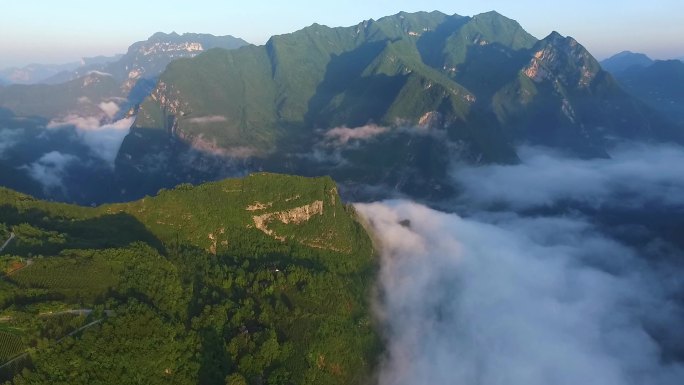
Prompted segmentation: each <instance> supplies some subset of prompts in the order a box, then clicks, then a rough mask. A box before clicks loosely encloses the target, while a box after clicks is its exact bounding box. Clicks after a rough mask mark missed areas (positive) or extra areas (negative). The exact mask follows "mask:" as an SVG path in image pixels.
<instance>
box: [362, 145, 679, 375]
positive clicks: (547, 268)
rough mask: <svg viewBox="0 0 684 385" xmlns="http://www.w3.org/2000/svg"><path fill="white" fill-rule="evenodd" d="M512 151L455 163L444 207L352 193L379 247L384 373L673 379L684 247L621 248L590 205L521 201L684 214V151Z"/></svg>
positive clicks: (676, 363)
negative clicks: (451, 196) (456, 191)
mask: <svg viewBox="0 0 684 385" xmlns="http://www.w3.org/2000/svg"><path fill="white" fill-rule="evenodd" d="M520 158H521V163H520V164H517V165H508V166H496V165H490V166H481V167H467V166H460V167H455V168H454V171H453V173H452V177H453V180H454V183H455V184H457V185H458V186H460V188H461V191H462V194H461V195H460V198H459V199H458V200H457V201H455V202H454V203H453V211H452V212H442V211H437V210H434V209H431V208H429V207H427V206H424V205H421V204H417V203H414V202H412V201H409V200H391V201H384V202H377V203H370V204H357V205H356V207H357V210H358V211H359V212H360V213H361V215H362V216H363V217H364V218H365V219H366V221H367V222H368V223H369V225H370V226H371V228H372V229H373V232H374V234H375V236H376V240H377V242H378V245H379V246H380V250H381V270H380V279H379V282H378V290H377V291H378V293H377V296H376V305H375V308H376V314H377V317H378V320H379V321H378V322H379V323H380V325H381V326H382V328H383V330H385V335H384V336H385V338H386V341H387V353H386V357H385V359H384V360H383V362H382V364H381V367H380V370H379V374H378V376H379V382H380V384H383V385H384V384H387V385H390V384H391V385H403V384H482V385H489V384H514V385H515V384H525V385H535V384H561V385H562V384H568V385H570V384H602V385H612V384H615V385H617V384H621V385H625V384H680V383H682V379H684V365H682V362H681V360H682V359H684V332H683V331H682V328H681V325H683V324H684V306H683V303H682V302H683V300H684V285H683V278H684V275H683V274H681V272H682V268H683V266H682V265H683V262H684V257H683V255H682V254H681V250H679V249H677V248H657V249H656V248H653V249H649V248H647V247H635V246H634V245H627V244H625V243H624V242H622V241H620V240H619V239H616V238H614V237H613V236H611V235H610V233H609V232H608V231H606V229H605V227H604V226H602V225H600V224H599V223H598V222H597V220H596V218H595V217H594V216H593V215H592V214H590V213H587V212H586V211H572V210H558V211H554V210H548V211H543V212H541V213H540V212H539V211H534V210H531V209H538V208H549V207H553V206H554V205H559V204H563V205H564V206H565V207H567V206H568V205H570V206H572V205H573V204H579V205H583V206H587V205H588V206H590V207H597V208H599V209H600V208H601V207H605V206H610V207H615V206H619V207H624V208H629V209H631V210H639V207H640V205H642V204H644V203H645V202H648V204H650V205H653V204H657V205H660V206H661V207H665V208H668V210H670V211H669V212H670V213H671V214H670V215H673V216H675V215H678V213H679V214H680V215H681V214H682V213H684V172H681V165H682V164H684V163H683V162H684V149H682V148H681V147H677V146H668V145H658V146H654V145H625V146H622V147H619V148H617V149H615V150H614V151H613V152H612V153H611V158H610V159H593V160H586V159H584V160H582V159H574V158H571V157H569V156H566V155H563V154H561V153H558V152H555V151H550V150H548V149H541V148H522V149H521V151H520ZM532 212H535V214H531V213H532ZM682 231H684V229H682ZM651 238H653V239H651V241H654V242H655V241H657V239H655V238H658V235H657V234H652V235H651ZM663 250H666V251H667V253H663Z"/></svg>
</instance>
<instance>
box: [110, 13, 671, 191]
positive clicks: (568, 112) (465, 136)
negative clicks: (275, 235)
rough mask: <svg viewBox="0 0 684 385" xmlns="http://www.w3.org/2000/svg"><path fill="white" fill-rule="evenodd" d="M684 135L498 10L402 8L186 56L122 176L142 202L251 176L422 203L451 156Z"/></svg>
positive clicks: (590, 61)
mask: <svg viewBox="0 0 684 385" xmlns="http://www.w3.org/2000/svg"><path fill="white" fill-rule="evenodd" d="M682 137H683V135H682V133H681V132H679V131H677V130H676V129H674V127H672V125H670V124H669V123H668V122H667V121H665V120H664V119H661V118H660V117H659V116H658V115H657V114H656V113H655V112H654V111H652V110H651V109H649V107H648V106H646V105H645V104H644V103H642V102H640V101H638V100H637V99H635V98H633V97H631V96H630V95H628V94H627V93H625V92H624V91H623V90H622V89H621V88H620V87H619V86H618V85H617V83H616V82H615V81H614V79H613V78H612V77H611V75H610V74H608V73H607V72H605V71H603V70H602V69H601V67H600V65H599V63H598V62H597V61H596V60H595V59H594V58H593V57H592V56H591V54H590V53H589V52H587V50H586V49H585V48H584V47H583V46H582V45H581V44H579V43H578V42H577V41H575V40H574V39H572V38H570V37H563V36H561V35H560V34H558V33H555V32H554V33H552V34H550V35H549V36H547V37H545V38H544V39H542V40H537V39H536V38H534V37H533V36H531V35H530V34H528V33H527V32H525V30H524V29H523V28H522V27H521V26H520V25H519V24H518V23H517V22H516V21H514V20H511V19H508V18H506V17H504V16H502V15H500V14H498V13H496V12H488V13H484V14H480V15H476V16H474V17H463V16H459V15H453V16H449V15H445V14H442V13H440V12H432V13H425V12H419V13H399V14H397V15H394V16H389V17H384V18H382V19H379V20H377V21H376V20H368V21H365V22H362V23H360V24H358V25H355V26H351V27H340V28H330V27H326V26H322V25H318V24H314V25H312V26H310V27H307V28H304V29H302V30H300V31H297V32H293V33H290V34H285V35H278V36H274V37H272V38H271V39H270V40H269V41H268V42H267V43H266V44H265V45H264V46H247V47H242V48H240V49H237V50H232V51H226V50H210V51H208V52H206V53H204V54H202V55H198V56H197V57H195V58H192V59H182V60H178V61H175V62H174V63H172V64H171V65H169V66H168V68H167V70H166V71H165V72H164V73H163V74H162V75H161V76H160V81H159V82H158V84H157V86H156V88H155V89H154V91H153V92H152V94H151V96H150V97H149V98H148V99H146V100H145V101H144V102H143V103H142V105H141V108H140V110H139V114H138V115H137V118H136V121H135V123H134V125H133V128H132V130H131V133H130V134H129V135H128V136H127V137H126V139H125V140H124V143H123V145H122V146H121V149H120V151H119V155H118V158H117V173H118V174H119V176H120V178H121V179H122V180H125V179H131V180H136V181H140V183H138V184H136V185H135V186H134V187H133V188H131V189H128V190H127V191H128V192H132V191H134V190H136V188H139V190H138V192H137V194H141V193H143V192H144V191H148V190H150V189H152V190H154V187H157V188H158V187H160V186H164V185H168V184H172V183H173V182H176V183H178V182H180V181H185V180H194V179H193V178H194V177H196V176H197V175H202V176H205V175H212V173H213V174H214V175H221V174H223V173H230V172H236V171H239V170H244V169H247V170H268V171H277V172H286V173H293V174H299V175H332V176H333V177H334V178H335V180H337V181H338V182H340V183H342V184H344V185H368V184H369V185H373V186H377V185H383V186H387V187H390V188H392V189H396V190H399V191H401V192H403V193H408V194H409V195H411V196H418V197H425V196H426V195H427V196H436V195H448V192H446V191H447V190H448V186H444V183H443V181H444V179H445V177H446V174H447V170H448V169H449V167H450V166H453V164H454V163H458V162H471V163H472V162H475V163H491V162H499V163H511V162H516V161H517V159H518V158H517V155H516V151H515V146H516V145H518V144H520V143H532V144H537V145H545V146H553V147H560V148H562V149H563V150H566V151H569V152H574V153H577V154H580V155H582V156H606V149H607V148H609V147H610V145H611V143H613V141H614V140H615V139H616V138H647V139H655V140H682ZM188 154H189V155H188ZM200 159H201V160H200ZM216 159H219V161H218V163H219V164H220V166H219V167H215V166H212V162H215V160H216ZM212 167H213V168H212ZM226 169H227V170H228V171H226ZM146 189H147V190H146Z"/></svg>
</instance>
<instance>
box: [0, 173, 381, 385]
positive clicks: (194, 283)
mask: <svg viewBox="0 0 684 385" xmlns="http://www.w3.org/2000/svg"><path fill="white" fill-rule="evenodd" d="M10 233H14V234H15V239H13V240H12V241H11V242H10V244H9V245H8V246H7V248H6V249H5V250H4V251H3V255H2V256H1V257H0V260H1V263H2V265H1V266H0V267H1V268H2V269H3V273H2V274H3V279H2V280H0V309H1V310H0V361H2V363H0V364H2V365H3V366H2V368H0V372H1V373H0V374H1V375H2V379H3V380H4V381H8V383H12V384H96V383H97V384H108V383H116V384H124V383H125V384H162V383H163V384H169V383H173V384H223V383H228V384H307V383H310V384H314V383H315V384H354V383H357V384H360V383H366V382H368V381H369V380H370V378H369V376H370V372H371V369H372V366H373V359H374V357H377V356H378V353H379V351H380V349H381V347H380V342H379V338H378V336H377V335H376V333H375V332H374V329H373V323H372V319H371V316H370V311H369V303H368V299H369V297H370V295H369V294H370V290H371V285H372V280H373V276H374V272H375V269H376V267H375V260H374V251H373V247H372V244H371V241H370V239H369V237H368V235H367V234H366V232H365V231H364V229H363V227H362V226H361V225H360V224H359V223H358V222H357V220H356V214H355V212H354V210H353V208H352V207H351V206H347V205H345V204H343V203H342V202H341V201H340V199H339V196H338V195H337V190H336V186H335V183H334V182H333V181H332V180H331V179H330V178H311V179H310V178H303V177H291V176H284V175H275V174H256V175H251V176H249V177H246V178H243V179H229V180H224V181H220V182H214V183H208V184H204V185H200V186H191V185H181V186H178V187H176V188H175V189H172V190H163V191H160V192H159V194H158V195H157V196H155V197H145V198H144V199H141V200H139V201H136V202H130V203H124V204H113V205H104V206H99V207H95V208H88V207H79V206H74V205H67V204H61V203H51V202H45V201H40V200H36V199H33V198H32V197H30V196H27V195H23V194H20V193H17V192H14V191H12V190H8V189H2V188H0V237H1V238H2V242H3V243H4V241H5V240H6V239H7V238H8V237H9V234H10Z"/></svg>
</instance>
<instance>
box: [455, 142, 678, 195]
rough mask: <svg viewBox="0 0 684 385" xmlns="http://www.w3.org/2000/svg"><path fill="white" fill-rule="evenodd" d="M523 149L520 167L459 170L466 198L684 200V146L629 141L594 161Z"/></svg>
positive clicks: (530, 148)
mask: <svg viewBox="0 0 684 385" xmlns="http://www.w3.org/2000/svg"><path fill="white" fill-rule="evenodd" d="M518 153H519V156H520V158H521V161H522V162H521V164H518V165H512V166H500V165H496V166H482V167H465V168H458V169H456V170H455V171H454V174H453V177H454V178H455V180H456V181H457V182H458V183H459V184H460V185H461V186H462V187H463V189H464V199H465V200H466V201H467V202H468V203H470V204H477V205H487V204H497V203H498V204H501V203H503V204H507V205H508V206H510V207H511V208H514V209H527V208H535V207H541V206H552V205H554V204H556V203H558V202H561V201H574V202H582V203H586V204H591V205H594V206H600V205H603V204H605V203H610V204H615V203H620V204H623V205H631V206H639V205H641V204H643V203H644V202H648V201H656V202H661V203H664V204H681V203H683V202H684V199H683V198H682V197H684V169H683V168H682V167H683V166H682V165H684V150H683V149H682V147H679V146H674V145H657V146H653V145H643V144H629V145H624V146H622V147H619V148H616V149H615V150H613V151H612V153H611V159H589V160H583V159H572V158H568V157H566V156H563V155H561V154H559V153H557V152H554V151H552V150H549V149H543V148H533V147H523V148H521V149H520V150H519V151H518ZM616 198H617V199H616ZM618 200H619V202H618Z"/></svg>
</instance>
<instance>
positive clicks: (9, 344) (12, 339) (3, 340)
mask: <svg viewBox="0 0 684 385" xmlns="http://www.w3.org/2000/svg"><path fill="white" fill-rule="evenodd" d="M23 350H24V344H23V343H22V341H21V337H19V336H18V335H16V334H12V333H8V332H4V331H0V364H2V363H5V362H6V361H8V360H9V359H11V358H13V357H14V356H16V355H18V354H19V353H21V352H22V351H23Z"/></svg>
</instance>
